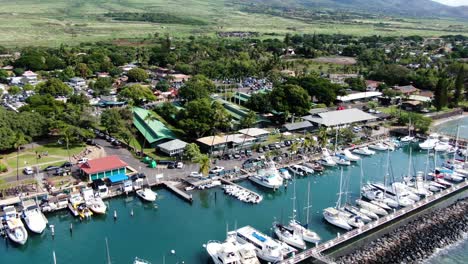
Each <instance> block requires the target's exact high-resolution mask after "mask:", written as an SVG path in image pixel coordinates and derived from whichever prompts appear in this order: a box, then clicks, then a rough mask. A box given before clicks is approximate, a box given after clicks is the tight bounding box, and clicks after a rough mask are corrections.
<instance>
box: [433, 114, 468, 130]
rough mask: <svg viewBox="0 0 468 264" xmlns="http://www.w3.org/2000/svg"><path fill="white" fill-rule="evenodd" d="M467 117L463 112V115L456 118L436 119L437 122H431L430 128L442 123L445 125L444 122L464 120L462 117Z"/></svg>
mask: <svg viewBox="0 0 468 264" xmlns="http://www.w3.org/2000/svg"><path fill="white" fill-rule="evenodd" d="M467 116H468V112H463V115H458V116H452V117H448V118H442V119H438V120H435V121H434V122H432V125H431V127H436V126H439V125H441V124H443V123H446V122H449V121H452V120H457V119H461V118H464V117H467Z"/></svg>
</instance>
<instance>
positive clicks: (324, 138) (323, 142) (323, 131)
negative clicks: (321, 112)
mask: <svg viewBox="0 0 468 264" xmlns="http://www.w3.org/2000/svg"><path fill="white" fill-rule="evenodd" d="M317 137H318V141H319V145H320V147H322V148H324V147H326V146H327V144H328V131H327V128H325V127H320V128H319V131H318V135H317Z"/></svg>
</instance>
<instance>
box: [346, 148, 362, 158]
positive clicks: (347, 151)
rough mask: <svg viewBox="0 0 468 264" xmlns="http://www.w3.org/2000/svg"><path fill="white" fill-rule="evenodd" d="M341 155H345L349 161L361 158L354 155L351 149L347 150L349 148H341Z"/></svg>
mask: <svg viewBox="0 0 468 264" xmlns="http://www.w3.org/2000/svg"><path fill="white" fill-rule="evenodd" d="M343 155H345V157H346V159H347V160H350V161H358V160H360V159H361V157H359V156H356V155H354V154H353V153H351V151H349V149H344V150H343Z"/></svg>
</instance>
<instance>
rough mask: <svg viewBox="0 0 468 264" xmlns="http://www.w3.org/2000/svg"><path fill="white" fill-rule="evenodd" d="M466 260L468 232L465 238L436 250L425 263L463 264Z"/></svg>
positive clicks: (467, 256)
mask: <svg viewBox="0 0 468 264" xmlns="http://www.w3.org/2000/svg"><path fill="white" fill-rule="evenodd" d="M467 262H468V234H466V235H465V239H464V240H463V241H460V242H458V243H455V244H454V245H451V246H449V247H447V248H444V249H440V250H437V253H435V254H434V256H432V257H431V258H430V259H428V261H426V262H425V263H426V264H464V263H467Z"/></svg>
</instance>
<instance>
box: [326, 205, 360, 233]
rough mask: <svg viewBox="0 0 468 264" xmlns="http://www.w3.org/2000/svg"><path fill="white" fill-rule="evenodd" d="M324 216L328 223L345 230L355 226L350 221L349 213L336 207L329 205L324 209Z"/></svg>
mask: <svg viewBox="0 0 468 264" xmlns="http://www.w3.org/2000/svg"><path fill="white" fill-rule="evenodd" d="M323 217H324V218H325V220H327V222H328V223H330V224H332V225H334V226H337V227H339V228H342V229H345V230H351V229H353V227H352V226H351V225H350V224H349V223H348V219H349V218H348V217H347V215H345V214H343V213H342V212H340V211H338V210H337V209H336V208H333V207H328V208H325V209H324V210H323Z"/></svg>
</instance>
